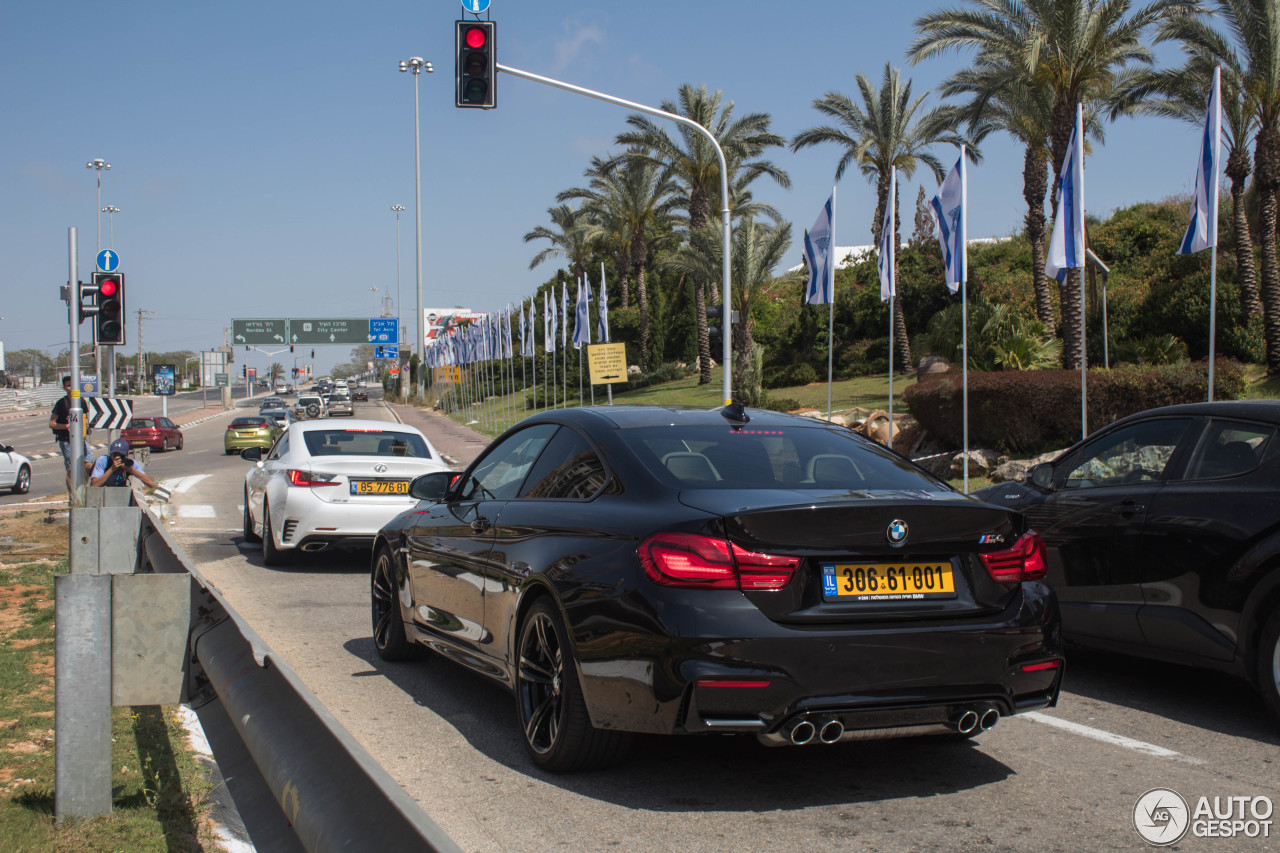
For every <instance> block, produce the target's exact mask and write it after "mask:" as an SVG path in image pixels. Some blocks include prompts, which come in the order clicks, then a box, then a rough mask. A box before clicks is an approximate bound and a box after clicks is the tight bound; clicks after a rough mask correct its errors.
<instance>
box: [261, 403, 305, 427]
mask: <svg viewBox="0 0 1280 853" xmlns="http://www.w3.org/2000/svg"><path fill="white" fill-rule="evenodd" d="M258 414H259V415H260V416H261V417H264V418H267V419H269V420H272V421H275V425H276V426H278V427H281V428H284V427H287V426H289V425H290V424H292V423H296V422H297V420H298V419H297V418H295V417H294V416H293V412H291V411H289V410H288V409H286V408H284V407H281V408H279V409H263V410H262V411H260V412H258Z"/></svg>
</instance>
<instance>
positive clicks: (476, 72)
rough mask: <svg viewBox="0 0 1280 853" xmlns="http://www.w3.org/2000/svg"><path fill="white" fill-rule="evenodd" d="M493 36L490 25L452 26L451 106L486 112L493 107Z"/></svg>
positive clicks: (495, 65)
mask: <svg viewBox="0 0 1280 853" xmlns="http://www.w3.org/2000/svg"><path fill="white" fill-rule="evenodd" d="M495 32H496V30H495V25H494V23H493V21H455V22H454V42H453V43H454V52H455V59H456V62H455V64H454V78H455V89H456V99H455V104H456V105H457V106H459V107H468V108H478V109H483V110H489V109H493V108H494V107H495V106H496V105H497V92H496V88H495V85H494V84H495V82H496V78H497V76H498V74H497V72H498V61H497V56H496V51H495V44H494V35H495Z"/></svg>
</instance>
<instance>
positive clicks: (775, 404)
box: [756, 397, 800, 412]
mask: <svg viewBox="0 0 1280 853" xmlns="http://www.w3.org/2000/svg"><path fill="white" fill-rule="evenodd" d="M756 408H757V409H766V410H768V411H770V412H794V411H795V410H796V409H798V408H800V401H799V400H797V399H795V398H794V397H765V398H764V400H763V401H761V403H760V405H758V406H756Z"/></svg>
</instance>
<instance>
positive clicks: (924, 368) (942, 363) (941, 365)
mask: <svg viewBox="0 0 1280 853" xmlns="http://www.w3.org/2000/svg"><path fill="white" fill-rule="evenodd" d="M950 369H951V362H949V361H947V360H946V359H945V358H943V357H942V356H940V355H926V356H925V357H924V358H922V359H920V362H919V364H917V365H916V380H917V381H919V380H920V379H923V378H924V377H925V376H928V375H929V374H931V373H946V372H947V371H948V370H950Z"/></svg>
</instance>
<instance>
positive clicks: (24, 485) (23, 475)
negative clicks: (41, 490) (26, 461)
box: [12, 465, 31, 495]
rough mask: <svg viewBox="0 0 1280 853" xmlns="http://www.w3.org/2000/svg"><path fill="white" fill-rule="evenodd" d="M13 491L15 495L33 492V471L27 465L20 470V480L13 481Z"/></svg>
mask: <svg viewBox="0 0 1280 853" xmlns="http://www.w3.org/2000/svg"><path fill="white" fill-rule="evenodd" d="M12 491H13V493H14V494H15V495H25V494H26V493H27V492H29V491H31V469H30V468H28V467H27V466H26V465H23V466H22V467H21V468H19V469H18V479H16V480H14V481H13V489H12Z"/></svg>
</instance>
